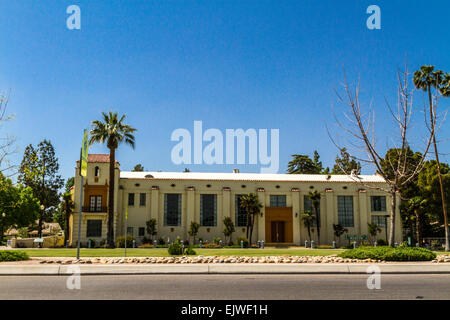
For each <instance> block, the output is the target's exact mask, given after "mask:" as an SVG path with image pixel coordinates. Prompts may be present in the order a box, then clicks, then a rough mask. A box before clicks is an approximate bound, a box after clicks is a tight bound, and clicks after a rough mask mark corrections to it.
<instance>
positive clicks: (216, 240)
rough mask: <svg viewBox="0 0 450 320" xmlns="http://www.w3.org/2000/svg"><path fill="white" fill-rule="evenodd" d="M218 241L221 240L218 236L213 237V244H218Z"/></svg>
mask: <svg viewBox="0 0 450 320" xmlns="http://www.w3.org/2000/svg"><path fill="white" fill-rule="evenodd" d="M220 241H222V239H220V238H218V237H216V238H214V239H213V243H215V244H220Z"/></svg>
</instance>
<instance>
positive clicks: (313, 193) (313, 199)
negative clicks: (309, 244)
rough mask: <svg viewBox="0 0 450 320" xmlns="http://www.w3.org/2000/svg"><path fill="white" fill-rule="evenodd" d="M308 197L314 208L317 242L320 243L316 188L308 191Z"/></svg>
mask: <svg viewBox="0 0 450 320" xmlns="http://www.w3.org/2000/svg"><path fill="white" fill-rule="evenodd" d="M308 198H309V199H311V205H312V208H313V210H314V217H315V221H316V227H317V244H319V243H320V192H319V191H317V190H314V191H311V192H309V193H308Z"/></svg>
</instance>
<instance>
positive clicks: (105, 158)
mask: <svg viewBox="0 0 450 320" xmlns="http://www.w3.org/2000/svg"><path fill="white" fill-rule="evenodd" d="M88 162H106V163H109V154H100V153H97V154H96V153H91V154H88ZM116 162H118V161H117V160H116Z"/></svg>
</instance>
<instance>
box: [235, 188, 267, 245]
mask: <svg viewBox="0 0 450 320" xmlns="http://www.w3.org/2000/svg"><path fill="white" fill-rule="evenodd" d="M240 205H241V207H242V208H243V209H244V210H245V212H246V213H247V239H248V240H249V241H250V246H251V244H252V234H253V227H254V225H255V216H257V215H258V214H259V213H260V212H261V208H262V204H261V203H260V202H259V199H258V196H257V195H256V194H255V193H249V194H244V195H243V196H242V197H241V204H240Z"/></svg>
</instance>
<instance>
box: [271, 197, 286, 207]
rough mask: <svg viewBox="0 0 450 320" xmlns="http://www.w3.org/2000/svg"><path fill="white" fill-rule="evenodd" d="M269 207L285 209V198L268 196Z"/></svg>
mask: <svg viewBox="0 0 450 320" xmlns="http://www.w3.org/2000/svg"><path fill="white" fill-rule="evenodd" d="M270 206H271V207H286V196H270Z"/></svg>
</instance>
